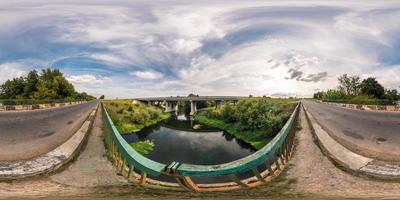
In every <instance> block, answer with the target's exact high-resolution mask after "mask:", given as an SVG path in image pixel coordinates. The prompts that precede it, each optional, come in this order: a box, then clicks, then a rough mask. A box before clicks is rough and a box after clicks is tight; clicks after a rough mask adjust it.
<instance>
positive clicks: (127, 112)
mask: <svg viewBox="0 0 400 200" xmlns="http://www.w3.org/2000/svg"><path fill="white" fill-rule="evenodd" d="M103 103H104V105H105V106H106V108H107V111H108V113H109V115H110V117H111V119H112V120H113V122H114V124H115V126H116V127H117V129H118V131H119V132H120V133H121V134H125V133H132V132H138V131H140V130H142V129H143V128H145V127H148V126H151V125H154V124H157V123H158V122H160V121H163V120H165V119H168V118H169V117H170V116H171V114H170V113H165V112H163V111H161V109H159V108H155V107H151V106H148V105H145V104H132V100H129V99H122V100H121V99H118V100H111V101H103Z"/></svg>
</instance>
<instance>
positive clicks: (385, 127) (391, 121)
mask: <svg viewBox="0 0 400 200" xmlns="http://www.w3.org/2000/svg"><path fill="white" fill-rule="evenodd" d="M303 105H304V106H305V107H306V108H307V109H308V111H309V112H310V113H311V114H312V115H313V116H314V117H315V118H316V120H317V121H318V123H320V124H321V125H322V126H323V127H324V129H325V130H326V131H327V132H328V133H329V135H330V136H331V137H332V138H333V139H335V140H336V141H338V142H339V143H341V144H342V145H343V146H345V147H346V148H348V149H350V150H352V151H353V152H356V153H358V154H361V155H364V156H367V157H371V158H375V159H378V160H387V161H400V113H399V112H381V111H362V110H351V109H346V108H341V107H338V106H333V105H326V104H320V103H315V102H309V101H303Z"/></svg>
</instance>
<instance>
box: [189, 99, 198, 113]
mask: <svg viewBox="0 0 400 200" xmlns="http://www.w3.org/2000/svg"><path fill="white" fill-rule="evenodd" d="M196 112H197V103H196V102H195V101H190V115H195V114H196Z"/></svg>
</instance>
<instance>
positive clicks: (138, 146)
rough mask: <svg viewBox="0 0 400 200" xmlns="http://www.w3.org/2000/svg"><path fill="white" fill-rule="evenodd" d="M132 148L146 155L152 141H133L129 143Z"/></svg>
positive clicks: (152, 144)
mask: <svg viewBox="0 0 400 200" xmlns="http://www.w3.org/2000/svg"><path fill="white" fill-rule="evenodd" d="M130 145H131V147H132V148H133V149H135V150H136V151H137V152H138V153H140V154H142V155H147V154H149V153H150V151H152V150H153V148H154V142H152V141H150V140H146V141H143V142H133V143H131V144H130Z"/></svg>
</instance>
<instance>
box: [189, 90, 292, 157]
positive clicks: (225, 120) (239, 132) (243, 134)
mask: <svg viewBox="0 0 400 200" xmlns="http://www.w3.org/2000/svg"><path fill="white" fill-rule="evenodd" d="M294 105H295V104H293V103H292V100H290V101H288V100H282V99H277V100H275V99H264V98H254V99H243V100H240V101H239V102H238V103H237V104H234V105H232V104H226V105H224V106H222V107H221V108H217V109H208V110H205V111H204V112H202V113H199V114H198V115H196V116H195V118H194V120H195V122H197V123H199V124H203V125H207V126H210V127H213V128H218V129H221V130H224V131H226V132H227V133H229V134H231V135H233V136H234V137H235V138H237V139H240V140H243V141H244V142H246V143H248V144H250V145H251V146H253V147H254V148H255V149H257V150H258V149H261V148H262V147H263V146H265V145H266V144H267V143H268V142H269V141H271V140H272V138H274V136H275V135H276V134H277V133H278V132H279V131H280V130H281V129H282V127H283V126H284V124H285V123H286V121H287V120H288V119H289V117H290V114H291V113H292V112H293V110H294V107H295V106H294Z"/></svg>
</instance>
